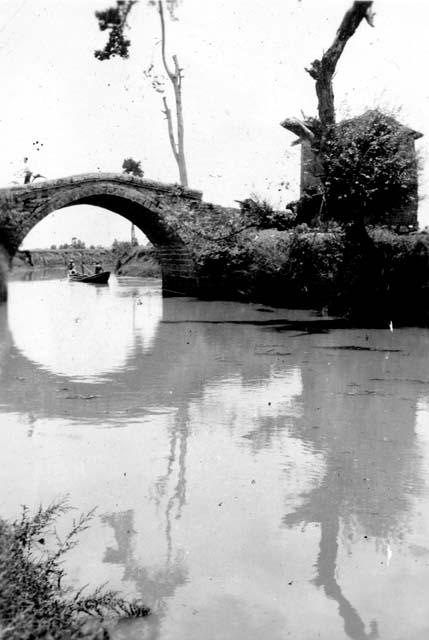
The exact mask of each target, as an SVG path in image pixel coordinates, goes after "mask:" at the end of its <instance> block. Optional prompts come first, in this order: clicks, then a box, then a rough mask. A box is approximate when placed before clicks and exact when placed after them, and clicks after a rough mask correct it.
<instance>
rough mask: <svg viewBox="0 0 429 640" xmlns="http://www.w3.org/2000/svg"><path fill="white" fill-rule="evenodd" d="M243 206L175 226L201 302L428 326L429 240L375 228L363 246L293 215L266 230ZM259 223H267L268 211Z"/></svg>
mask: <svg viewBox="0 0 429 640" xmlns="http://www.w3.org/2000/svg"><path fill="white" fill-rule="evenodd" d="M246 202H247V201H245V203H244V204H245V206H244V207H243V203H241V204H242V206H241V208H240V209H225V208H222V207H215V206H211V205H207V206H206V208H205V209H204V210H203V211H201V210H198V211H197V212H195V214H193V212H189V213H188V214H186V216H182V215H181V217H180V219H179V218H177V219H172V220H171V221H170V222H171V224H173V225H176V226H177V230H178V232H179V233H180V234H181V235H182V237H183V236H185V239H186V240H187V242H188V246H189V248H190V249H191V251H192V253H193V256H194V259H195V263H196V267H197V275H198V280H199V289H200V291H199V293H200V295H201V296H203V297H212V298H219V299H221V298H223V299H225V298H227V299H244V300H252V301H257V302H264V303H266V304H271V305H274V306H282V307H295V308H315V309H319V310H321V311H322V310H323V312H328V313H332V314H335V315H341V316H345V317H349V318H350V319H352V320H353V321H354V322H359V323H370V324H379V325H382V326H384V325H385V324H386V323H389V322H390V320H392V321H393V322H397V323H411V324H427V323H429V298H428V296H427V293H428V288H429V235H428V234H427V233H425V232H422V233H410V234H405V235H401V234H397V233H394V232H393V231H391V230H389V229H388V228H384V227H373V228H369V229H368V233H369V236H367V242H366V244H365V243H363V242H362V236H361V235H359V234H357V235H356V237H355V235H354V234H355V231H356V229H355V228H354V227H353V225H350V226H349V227H347V226H339V225H336V224H333V223H326V224H325V226H324V227H321V228H310V227H308V226H307V225H306V224H299V225H296V222H295V221H294V219H293V217H292V216H291V215H290V212H288V211H286V212H283V213H281V212H277V213H276V216H277V220H279V218H281V216H283V220H281V221H280V224H277V223H276V226H277V227H278V228H267V226H269V225H266V224H265V223H264V222H263V223H262V224H261V221H260V220H258V218H257V215H256V213H255V211H254V210H249V208H248V207H247V206H246ZM253 202H256V203H257V200H255V199H253ZM262 219H263V220H267V219H269V216H268V214H267V207H266V205H265V204H264V206H263V215H262ZM272 226H273V227H274V224H273V225H272ZM364 239H365V236H364Z"/></svg>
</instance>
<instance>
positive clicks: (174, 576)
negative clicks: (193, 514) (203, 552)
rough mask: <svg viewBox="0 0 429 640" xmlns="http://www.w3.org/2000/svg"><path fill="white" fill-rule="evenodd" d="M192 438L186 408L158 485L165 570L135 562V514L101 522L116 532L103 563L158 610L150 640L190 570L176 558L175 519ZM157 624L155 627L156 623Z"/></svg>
mask: <svg viewBox="0 0 429 640" xmlns="http://www.w3.org/2000/svg"><path fill="white" fill-rule="evenodd" d="M188 435H189V419H188V413H187V409H186V407H185V406H183V407H179V409H178V412H177V414H176V415H175V418H174V423H173V425H172V428H171V429H170V433H169V440H170V449H169V456H168V464H167V469H166V473H165V475H163V476H161V477H160V478H158V480H157V482H156V487H157V495H156V503H157V505H158V507H159V506H160V505H161V503H162V499H163V498H165V526H164V534H165V543H166V559H165V563H164V565H163V566H160V567H159V568H157V569H156V570H154V571H153V570H150V569H147V568H144V567H141V566H139V565H138V564H137V562H136V560H135V558H134V550H133V545H132V537H133V536H135V535H136V533H137V532H136V530H135V528H134V512H133V511H132V510H128V511H124V512H119V513H112V514H106V515H104V516H103V517H102V521H103V522H105V523H106V524H108V525H110V526H111V527H112V528H113V531H114V535H115V540H116V545H117V546H116V549H113V548H111V547H109V548H107V549H106V552H105V555H104V561H105V562H109V563H112V564H120V565H123V567H124V574H123V580H131V581H133V582H134V583H135V584H136V586H137V589H138V591H139V593H140V595H141V598H142V600H143V601H144V602H145V603H149V604H151V606H152V607H155V609H156V618H154V617H152V624H151V629H150V634H151V635H150V638H151V639H153V640H154V639H155V638H158V637H159V636H160V623H161V620H162V618H163V615H164V613H165V610H166V608H167V601H168V599H169V598H170V597H171V596H173V595H174V593H175V591H176V589H177V588H178V587H179V586H180V585H183V584H185V582H186V580H187V570H186V568H185V566H184V558H183V554H182V553H181V552H180V550H177V551H176V554H175V555H173V539H172V518H173V516H174V514H175V516H174V517H175V519H176V520H177V519H180V518H181V515H182V510H183V507H184V505H185V502H186V452H187V442H188ZM175 467H177V469H176V471H177V474H176V478H177V481H176V484H175V485H174V486H173V487H172V492H171V495H168V493H169V486H170V484H171V480H172V478H173V477H174V472H175ZM154 620H155V623H154V622H153V621H154Z"/></svg>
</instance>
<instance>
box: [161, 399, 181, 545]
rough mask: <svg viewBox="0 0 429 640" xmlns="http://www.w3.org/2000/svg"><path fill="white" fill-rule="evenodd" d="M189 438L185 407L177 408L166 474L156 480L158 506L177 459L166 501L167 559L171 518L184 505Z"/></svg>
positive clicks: (171, 431) (177, 516) (178, 515)
mask: <svg viewBox="0 0 429 640" xmlns="http://www.w3.org/2000/svg"><path fill="white" fill-rule="evenodd" d="M188 437H189V418H188V410H187V408H186V405H182V406H180V407H179V409H178V411H177V413H176V415H175V417H174V422H173V425H172V427H171V429H170V432H169V440H170V450H169V455H168V465H167V470H166V473H165V474H164V475H162V476H160V477H159V478H158V479H157V480H156V483H155V484H156V488H157V495H156V503H157V505H158V506H159V505H160V503H161V500H162V498H163V497H165V495H166V492H167V490H168V485H169V483H170V481H171V479H172V477H173V474H174V467H175V465H176V459H177V482H176V485H175V487H174V489H173V491H172V494H171V496H170V497H169V498H168V500H167V506H166V512H165V517H166V527H165V534H166V540H167V550H168V558H170V557H171V553H172V538H171V518H172V515H173V512H174V509H175V508H176V516H175V518H176V520H179V519H180V518H181V516H182V509H183V507H184V505H185V503H186V452H187V448H188Z"/></svg>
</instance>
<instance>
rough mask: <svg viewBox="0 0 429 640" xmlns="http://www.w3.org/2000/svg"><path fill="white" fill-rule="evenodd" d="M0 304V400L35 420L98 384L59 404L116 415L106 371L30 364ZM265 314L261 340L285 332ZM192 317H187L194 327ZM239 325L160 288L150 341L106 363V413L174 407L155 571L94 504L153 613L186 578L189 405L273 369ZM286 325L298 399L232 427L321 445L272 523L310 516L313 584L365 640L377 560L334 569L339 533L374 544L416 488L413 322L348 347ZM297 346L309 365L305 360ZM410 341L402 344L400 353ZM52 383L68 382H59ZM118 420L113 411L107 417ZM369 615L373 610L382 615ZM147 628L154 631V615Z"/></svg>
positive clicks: (117, 517) (342, 539) (112, 556)
mask: <svg viewBox="0 0 429 640" xmlns="http://www.w3.org/2000/svg"><path fill="white" fill-rule="evenodd" d="M177 302H179V303H180V304H181V305H182V312H183V311H185V309H187V313H186V315H185V313H183V316H182V319H181V315H182V314H181V313H180V312H178V309H177V306H176V304H177ZM173 304H174V306H173ZM194 309H195V311H194ZM2 311H4V309H0V329H1V328H2V326H1V324H2V323H1V319H2V318H3V334H2V335H1V331H0V345H1V343H2V339H1V338H2V337H3V336H4V338H3V351H4V353H3V361H2V363H0V405H2V407H3V410H6V411H10V412H16V413H23V412H25V411H27V412H28V414H29V416H30V415H31V416H32V420H33V422H37V419H38V418H39V417H44V415H47V414H49V415H51V416H55V417H61V416H62V415H63V414H64V412H65V409H68V406H67V402H66V403H65V401H64V395H68V394H69V393H70V395H73V394H74V393H76V392H77V393H78V394H83V395H84V394H86V393H94V394H100V395H102V396H103V398H101V400H100V403H99V401H98V400H97V399H96V398H95V399H94V400H91V401H90V402H86V403H85V402H80V401H79V400H78V401H77V402H71V403H69V406H70V413H69V417H71V416H72V417H74V418H77V419H82V418H88V419H90V420H91V422H92V423H93V424H97V421H98V422H99V423H101V422H103V421H104V422H112V421H113V420H115V415H114V414H113V413H112V414H111V415H109V414H107V415H106V414H104V412H102V411H101V408H103V409H104V408H107V409H109V403H110V395H111V393H112V387H113V385H112V384H111V383H109V382H105V381H101V382H100V383H99V384H97V385H85V383H79V384H76V386H75V387H74V383H73V380H72V379H68V378H66V377H64V376H56V375H55V374H51V373H48V372H47V371H41V370H40V369H37V368H36V365H34V364H33V363H32V362H30V361H29V360H27V359H26V358H25V356H24V355H23V354H22V353H20V352H19V351H18V350H17V349H16V348H15V347H14V346H13V340H12V336H11V334H10V333H9V329H8V327H7V323H6V319H5V314H2V313H1V312H2ZM259 324H260V323H259ZM264 324H265V333H266V334H268V335H267V336H266V338H262V340H263V341H264V342H267V343H271V342H272V340H273V333H274V331H281V330H282V329H284V330H289V331H291V333H292V331H293V329H294V328H293V326H290V327H288V326H287V324H286V322H285V320H283V321H282V320H279V321H278V324H275V323H274V322H273V321H269V320H268V321H265V323H264ZM282 324H283V325H284V326H282ZM197 325H199V326H198V331H196V330H195V329H194V327H195V328H196V326H197ZM241 329H242V330H241V331H240V332H237V331H232V330H231V326H230V325H229V324H228V323H227V322H220V321H218V320H214V321H212V322H210V321H207V320H206V319H205V318H203V317H200V316H199V314H198V309H197V307H193V305H192V303H189V302H187V301H184V300H183V301H182V300H180V301H177V300H175V301H173V300H166V301H164V314H163V322H161V323H160V324H159V325H158V331H157V334H156V336H155V338H154V342H153V345H152V347H151V352H150V353H145V354H144V355H141V352H140V351H139V345H136V348H135V350H134V352H133V353H132V354H130V359H129V362H128V366H127V367H126V368H124V370H123V371H122V372H120V373H118V375H117V374H115V381H116V384H115V387H117V388H118V389H119V391H118V394H119V395H117V396H116V397H115V398H114V399H112V406H113V405H115V407H117V408H118V411H117V413H118V414H121V412H123V418H124V420H125V421H127V420H130V419H131V420H132V419H133V418H134V419H136V418H137V419H138V417H143V416H144V413H145V409H147V410H148V411H150V406H151V405H152V406H153V407H156V406H157V407H165V409H166V411H169V410H172V412H174V420H172V421H171V424H170V427H169V434H168V438H169V444H170V450H169V455H168V458H167V459H168V466H167V469H166V472H165V474H164V475H163V476H161V477H159V478H157V487H159V491H158V492H157V493H156V496H158V497H159V496H160V498H159V503H160V504H159V506H160V509H161V508H163V509H164V524H165V529H164V531H165V539H166V547H167V554H166V559H165V563H164V565H162V564H160V565H159V567H156V571H147V570H145V569H144V568H142V567H140V566H139V564H138V560H137V559H136V557H135V556H134V553H135V551H134V547H133V544H132V540H131V539H130V536H132V535H134V529H135V527H134V525H133V522H134V520H133V518H134V514H133V511H132V510H127V511H125V512H122V513H117V512H115V513H107V514H105V515H104V516H103V520H104V522H105V524H108V525H109V526H111V527H112V529H113V532H114V536H115V543H116V545H117V549H116V548H114V547H113V548H109V549H108V550H107V552H106V554H105V558H104V559H105V561H106V562H109V563H113V564H115V565H121V566H122V567H123V572H124V573H123V575H124V578H125V579H126V580H129V581H132V582H135V584H136V587H137V589H138V590H140V591H141V593H142V596H145V595H148V596H150V597H151V598H153V599H154V600H155V601H158V600H159V602H160V604H159V607H158V609H157V610H158V611H159V614H160V617H161V616H162V615H164V610H165V608H166V604H165V602H166V601H167V599H168V598H169V597H170V596H171V595H172V594H174V591H175V590H176V589H177V588H178V587H179V586H180V585H182V584H183V583H184V582H185V581H186V574H187V564H186V562H185V561H184V560H183V558H180V556H179V555H178V554H177V553H175V552H174V539H173V537H172V521H173V519H174V517H177V518H180V515H181V513H182V509H183V505H184V504H185V498H186V492H187V483H188V482H189V478H190V479H191V481H190V482H189V486H192V485H191V483H192V466H191V462H192V458H190V456H189V451H190V447H189V446H188V444H189V442H188V441H189V437H190V434H191V433H192V428H193V423H192V418H190V417H189V416H190V412H189V407H190V405H191V404H192V402H193V401H194V400H195V398H196V397H197V398H198V397H200V396H201V395H202V394H203V393H204V391H205V389H206V387H207V385H210V383H213V381H216V380H218V381H219V380H221V379H222V378H225V377H227V378H228V377H229V376H232V375H237V374H242V375H243V380H244V381H245V380H246V379H247V381H255V380H259V381H266V380H267V379H269V376H270V372H271V369H272V365H273V358H275V354H274V353H273V352H270V351H269V350H268V351H266V352H261V354H260V357H259V358H255V356H254V355H253V353H250V351H251V349H249V345H254V344H255V343H256V341H260V340H261V335H264V334H261V332H260V331H256V330H255V327H254V326H252V325H251V323H250V322H248V321H247V323H246V321H245V320H244V321H243V323H242V326H241ZM293 333H294V335H289V336H285V338H284V339H288V338H289V340H288V344H289V345H290V351H291V353H290V356H291V358H290V360H289V359H288V363H289V365H288V366H291V365H294V366H299V367H300V369H301V372H302V381H303V390H302V396H301V398H300V402H301V405H302V413H301V414H300V415H297V416H294V418H293V420H291V419H290V415H289V413H288V411H289V409H288V406H287V405H284V406H283V407H282V406H279V409H278V411H277V413H276V415H275V416H274V417H273V418H272V419H271V418H270V415H269V414H267V417H265V418H264V416H265V414H264V413H263V412H262V413H260V414H259V415H258V419H257V420H255V421H254V422H251V421H249V429H250V430H249V431H248V432H247V433H246V432H245V433H243V437H242V440H241V442H242V443H243V444H242V446H243V447H250V448H251V452H252V455H254V456H255V457H256V456H257V455H258V454H259V453H260V452H261V451H262V452H263V450H264V447H267V444H268V443H269V440H270V439H275V438H278V439H279V443H281V441H282V440H284V439H285V438H286V437H292V438H294V439H297V440H299V441H300V442H301V443H302V444H303V446H304V448H305V450H306V451H308V452H311V453H312V454H318V455H320V457H321V458H322V457H323V460H324V466H323V477H321V478H320V479H317V482H316V481H315V482H314V485H313V486H311V487H310V488H309V489H307V491H306V492H305V494H304V495H302V502H301V505H300V506H298V507H296V505H295V507H294V508H293V509H292V510H290V509H288V511H287V513H285V515H284V518H283V524H284V526H285V527H286V528H287V529H290V528H297V527H300V528H301V527H305V526H306V525H310V527H309V528H310V529H311V525H312V524H315V525H316V526H317V529H318V530H319V531H320V536H319V552H318V555H317V558H316V561H315V565H314V574H313V575H314V581H313V584H314V585H315V586H316V587H319V588H321V589H323V592H324V594H325V596H326V597H327V598H328V599H329V600H331V601H333V602H334V603H336V605H337V610H338V615H339V616H340V619H341V624H342V626H343V629H344V634H345V635H346V636H347V637H349V638H351V639H352V640H373V639H375V638H377V637H378V627H377V621H376V619H375V618H376V616H375V615H374V616H373V615H372V614H371V612H370V611H369V610H368V607H367V606H366V600H365V598H362V597H361V594H362V593H365V592H366V591H368V593H370V594H373V593H375V589H374V587H373V584H372V583H376V582H377V581H376V580H374V575H377V574H374V568H373V567H372V565H371V566H368V565H367V566H365V564H362V565H361V566H360V569H359V572H358V571H357V570H356V572H354V573H353V576H355V575H359V576H360V583H359V584H356V586H354V585H352V584H350V580H349V581H348V582H347V580H345V576H344V572H342V571H341V570H342V568H343V566H344V559H343V558H342V553H343V549H344V547H346V546H347V541H349V543H350V540H353V541H356V538H357V537H359V539H360V540H362V539H365V538H370V539H372V540H373V541H374V540H376V541H378V544H379V545H380V546H383V547H384V546H386V545H387V544H388V542H389V541H390V542H392V543H393V542H394V541H395V539H397V538H398V537H400V536H401V534H402V532H403V530H404V527H405V526H406V525H405V523H407V522H408V521H409V518H410V514H411V513H412V510H413V505H412V502H413V498H414V497H415V496H418V495H419V491H420V490H421V482H422V481H421V477H420V476H421V469H420V468H419V466H418V464H417V465H416V464H415V461H416V459H417V457H418V456H417V452H416V446H417V444H416V434H415V431H414V427H415V413H416V403H417V402H418V400H419V397H420V396H421V395H422V393H425V390H426V388H427V386H426V383H425V384H422V383H423V382H425V381H426V380H427V376H426V370H427V355H428V352H427V349H426V348H422V345H421V344H420V343H419V342H418V339H417V338H416V339H414V338H413V336H412V335H411V334H408V335H409V336H410V337H409V338H408V339H406V338H404V337H401V339H399V340H398V342H397V343H395V349H391V352H389V349H390V348H391V347H392V341H393V338H392V337H391V335H390V334H389V332H385V333H381V332H380V333H379V334H378V336H377V341H378V344H379V345H380V346H379V348H377V349H375V348H374V349H373V350H370V349H369V348H368V351H365V350H363V349H362V348H361V350H360V351H359V350H357V351H356V352H355V354H354V357H352V358H350V357H349V353H348V350H347V349H344V348H341V345H339V346H338V342H341V334H339V333H332V334H321V335H320V336H319V335H317V334H316V335H314V336H313V338H312V339H311V342H310V340H309V337H308V335H307V336H303V334H302V333H301V334H297V333H296V331H293ZM405 335H407V334H405ZM343 339H344V338H343ZM354 339H355V340H356V336H355V338H354ZM413 340H414V341H413ZM356 341H357V340H356ZM309 347H311V365H308V350H309ZM381 347H384V349H383V348H381ZM397 347H401V350H400V349H398V348H397ZM0 350H1V349H0ZM408 351H411V352H412V353H413V357H412V358H411V357H409V354H408V353H407V352H408ZM226 354H227V355H226ZM328 354H329V355H328ZM387 355H388V356H389V358H387ZM220 357H222V360H220V359H219V358H220ZM328 361H329V363H330V366H329V368H328V367H327V362H328ZM2 365H3V372H1V366H2ZM284 368H285V369H286V368H287V365H284ZM36 369H37V370H36ZM184 372H186V375H184ZM244 376H245V378H244ZM17 380H18V382H17ZM419 381H420V385H419V384H418V383H419ZM413 382H414V383H415V384H413ZM8 385H10V386H8ZM12 386H13V387H14V388H15V391H14V392H13V393H12ZM64 386H66V387H69V388H70V391H67V392H63V391H61V387H64ZM16 389H18V390H16ZM121 390H122V391H121ZM171 391H172V393H170V392H171ZM121 393H123V396H122V397H121V396H120V394H121ZM268 393H269V394H271V393H272V390H269V391H268ZM268 398H270V399H271V395H267V399H268ZM327 399H328V400H327ZM118 400H119V402H120V405H119V407H118ZM133 405H134V406H133ZM120 421H121V418H120V415H118V420H117V422H118V423H119V422H120ZM252 427H253V428H252ZM36 428H37V427H36ZM275 444H276V442H274V445H275ZM190 461H191V462H190ZM173 467H174V472H175V473H173ZM173 513H174V514H175V515H173ZM302 535H303V536H304V535H305V532H303V533H302ZM364 535H365V538H364ZM368 545H370V540H368ZM286 554H287V552H285V557H286V559H287V558H288V556H287V555H286ZM358 554H359V550H358V549H357V550H356V555H357V557H359V560H361V559H364V560H365V558H366V555H365V554H364V553H362V552H361V554H360V555H358ZM368 558H369V560H371V559H372V556H370V555H369V554H368ZM366 562H367V563H368V560H367V561H366ZM386 597H387V595H386ZM379 622H380V623H382V619H379ZM159 624H161V623H160V622H159ZM153 626H154V627H156V625H155V624H154V625H153ZM150 637H153V638H156V637H159V635H158V631H157V628H155V629H153V634H152V635H151V636H150Z"/></svg>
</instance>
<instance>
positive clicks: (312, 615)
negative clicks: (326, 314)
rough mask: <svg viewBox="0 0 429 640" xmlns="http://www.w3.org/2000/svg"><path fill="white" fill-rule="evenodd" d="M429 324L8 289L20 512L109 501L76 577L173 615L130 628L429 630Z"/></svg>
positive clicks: (166, 635)
mask: <svg viewBox="0 0 429 640" xmlns="http://www.w3.org/2000/svg"><path fill="white" fill-rule="evenodd" d="M428 362H429V330H426V329H415V328H403V329H394V330H393V331H389V329H388V328H386V329H385V330H382V329H378V330H366V329H349V330H345V329H339V328H336V329H334V328H332V327H330V325H329V321H328V320H326V319H324V318H318V317H316V316H315V315H314V314H312V313H310V312H307V311H291V310H285V309H272V308H268V307H263V306H260V305H257V304H243V303H235V302H218V301H214V302H213V301H197V300H194V299H183V298H171V299H162V296H161V285H160V282H159V281H157V280H139V279H136V278H128V279H127V278H119V279H116V278H115V277H112V280H111V282H110V284H109V286H106V287H97V286H90V285H83V284H80V283H69V282H67V281H66V280H63V279H61V277H59V276H57V277H52V276H51V277H46V278H44V279H43V278H41V279H37V278H35V279H31V280H26V279H24V277H19V278H16V279H15V280H13V281H11V282H10V283H9V302H8V304H7V305H3V306H1V307H0V452H1V453H0V457H1V464H0V486H1V510H0V516H1V517H5V518H10V519H13V518H14V517H16V516H17V515H19V512H20V508H21V507H20V505H22V504H26V505H28V506H29V507H30V508H31V509H35V508H37V507H38V506H39V504H40V503H42V504H43V505H47V504H49V503H50V502H52V500H55V499H58V498H61V497H63V496H68V499H69V501H70V504H71V505H73V506H74V507H75V508H76V511H75V512H72V513H71V514H68V515H66V516H64V517H63V518H62V520H61V521H60V522H59V523H58V528H59V532H60V534H61V531H65V530H67V527H68V526H69V524H70V519H71V518H72V517H76V514H79V513H80V512H85V511H88V510H90V509H92V508H94V507H97V511H96V516H95V518H94V520H93V522H92V525H91V526H90V528H89V529H88V530H87V531H85V532H84V533H83V534H82V535H81V537H80V544H79V546H78V547H76V548H75V549H73V550H72V551H71V552H70V553H69V554H68V559H67V563H66V566H65V569H66V571H67V575H68V580H69V582H70V584H72V585H73V586H75V587H78V586H82V585H85V584H88V585H89V586H90V587H95V586H97V585H100V584H107V585H108V587H109V588H112V589H118V590H120V591H121V593H122V594H123V595H125V596H128V597H139V598H140V599H141V600H143V601H144V602H145V603H146V604H147V605H149V606H150V607H151V608H152V612H153V613H152V615H151V616H149V617H148V618H146V619H137V620H135V621H132V622H130V623H128V624H123V625H119V626H118V628H117V629H116V631H115V634H116V637H117V638H127V639H128V640H131V639H133V638H157V639H160V640H183V639H185V638H186V640H242V639H244V638H245V639H246V640H260V639H261V638H262V637H266V638H269V640H280V639H282V640H283V639H284V638H287V637H290V638H293V639H294V640H308V639H310V638H321V639H326V640H332V639H337V638H338V639H342V638H346V639H347V638H352V639H353V640H361V639H362V640H363V639H365V638H378V637H380V638H386V639H387V640H403V639H404V638H407V640H420V639H423V638H425V639H426V638H427V637H428V636H429V620H428V616H427V600H426V598H427V593H428V590H429V366H428Z"/></svg>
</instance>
